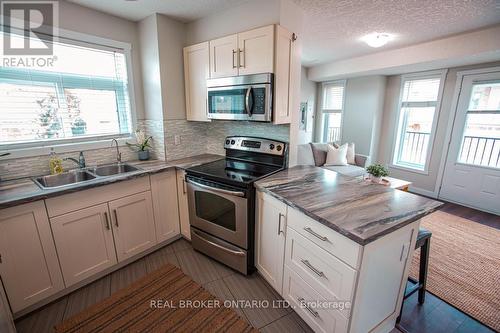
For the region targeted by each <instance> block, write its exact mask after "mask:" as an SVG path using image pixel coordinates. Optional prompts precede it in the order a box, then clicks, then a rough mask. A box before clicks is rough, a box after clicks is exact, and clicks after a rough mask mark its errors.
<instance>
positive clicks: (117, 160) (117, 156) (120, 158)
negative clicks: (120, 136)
mask: <svg viewBox="0 0 500 333" xmlns="http://www.w3.org/2000/svg"><path fill="white" fill-rule="evenodd" d="M114 143H116V162H117V163H118V164H120V163H122V153H120V148H119V147H118V141H116V139H112V140H111V147H113V144H114Z"/></svg>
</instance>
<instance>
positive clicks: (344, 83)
mask: <svg viewBox="0 0 500 333" xmlns="http://www.w3.org/2000/svg"><path fill="white" fill-rule="evenodd" d="M331 85H335V86H342V87H343V88H344V89H343V92H344V95H343V96H342V108H341V109H326V108H325V107H324V106H325V89H326V87H327V86H331ZM346 86H347V80H335V81H327V82H322V83H321V99H320V102H321V104H320V105H321V107H320V129H321V132H320V133H319V136H318V139H320V141H321V142H326V141H325V139H326V135H327V133H326V128H325V116H324V115H325V114H330V113H340V135H339V141H340V142H342V132H343V131H342V128H343V124H344V109H345V96H346Z"/></svg>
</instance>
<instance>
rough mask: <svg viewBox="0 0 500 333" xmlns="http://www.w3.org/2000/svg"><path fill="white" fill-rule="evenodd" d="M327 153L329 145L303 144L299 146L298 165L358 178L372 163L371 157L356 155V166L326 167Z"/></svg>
mask: <svg viewBox="0 0 500 333" xmlns="http://www.w3.org/2000/svg"><path fill="white" fill-rule="evenodd" d="M327 152H328V143H306V144H301V145H299V146H298V151H297V164H298V165H315V166H318V167H323V168H325V169H329V170H333V171H336V172H338V173H340V174H343V175H346V176H351V177H358V176H362V175H364V174H365V173H366V171H365V167H366V166H368V165H369V163H370V157H369V156H366V155H360V154H356V155H355V157H354V160H355V162H356V164H349V165H334V166H324V164H325V161H326V154H327Z"/></svg>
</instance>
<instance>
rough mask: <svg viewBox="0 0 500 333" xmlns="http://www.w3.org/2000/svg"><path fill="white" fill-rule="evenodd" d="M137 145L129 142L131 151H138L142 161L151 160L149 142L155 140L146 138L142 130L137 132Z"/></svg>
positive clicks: (149, 137)
mask: <svg viewBox="0 0 500 333" xmlns="http://www.w3.org/2000/svg"><path fill="white" fill-rule="evenodd" d="M135 139H136V143H130V142H127V146H129V148H130V149H132V150H136V151H137V155H138V157H139V160H140V161H146V160H149V149H150V148H151V145H150V144H149V142H150V141H151V140H152V139H153V137H152V136H146V134H145V133H144V132H143V131H142V130H136V131H135Z"/></svg>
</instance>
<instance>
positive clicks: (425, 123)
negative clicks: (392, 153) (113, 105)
mask: <svg viewBox="0 0 500 333" xmlns="http://www.w3.org/2000/svg"><path fill="white" fill-rule="evenodd" d="M402 112H404V114H405V115H406V128H405V131H404V133H403V138H402V148H401V152H400V156H399V159H398V162H399V163H400V164H406V165H407V166H413V167H415V168H417V169H424V166H425V161H426V158H427V150H428V148H429V139H430V136H431V129H432V120H433V118H434V112H435V108H434V107H420V108H403V109H402Z"/></svg>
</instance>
